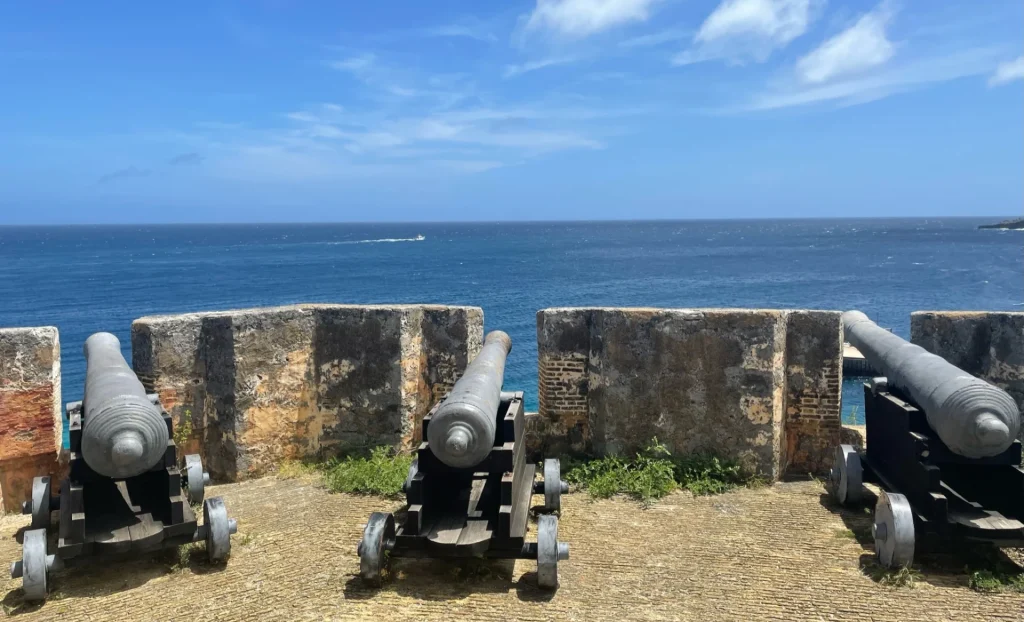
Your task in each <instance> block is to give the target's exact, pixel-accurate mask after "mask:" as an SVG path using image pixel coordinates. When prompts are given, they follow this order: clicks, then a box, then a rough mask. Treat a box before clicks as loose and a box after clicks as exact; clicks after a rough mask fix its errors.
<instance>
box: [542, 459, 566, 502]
mask: <svg viewBox="0 0 1024 622" xmlns="http://www.w3.org/2000/svg"><path fill="white" fill-rule="evenodd" d="M566 488H568V485H567V484H565V483H563V482H562V467H561V465H560V464H559V462H558V459H557V458H548V459H546V460H545V461H544V507H545V508H547V509H548V510H551V511H552V512H561V511H562V493H563V492H566Z"/></svg>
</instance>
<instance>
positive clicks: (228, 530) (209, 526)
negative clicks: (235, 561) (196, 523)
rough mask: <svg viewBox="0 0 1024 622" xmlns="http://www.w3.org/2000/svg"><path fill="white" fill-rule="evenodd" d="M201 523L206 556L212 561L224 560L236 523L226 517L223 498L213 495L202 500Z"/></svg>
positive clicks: (229, 551) (228, 551)
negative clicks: (203, 530) (204, 533)
mask: <svg viewBox="0 0 1024 622" xmlns="http://www.w3.org/2000/svg"><path fill="white" fill-rule="evenodd" d="M203 523H204V527H205V528H206V554H207V556H208V557H209V558H210V561H212V562H219V561H224V560H225V559H227V558H228V555H230V554H231V534H233V533H235V531H236V530H237V525H236V523H235V521H234V520H231V519H229V518H228V511H227V508H225V507H224V500H223V499H221V498H220V497H214V498H212V499H207V500H206V501H205V502H203Z"/></svg>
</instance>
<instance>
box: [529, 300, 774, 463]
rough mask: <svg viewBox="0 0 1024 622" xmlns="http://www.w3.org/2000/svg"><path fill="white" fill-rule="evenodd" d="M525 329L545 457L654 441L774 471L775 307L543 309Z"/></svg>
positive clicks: (616, 450) (620, 449)
mask: <svg viewBox="0 0 1024 622" xmlns="http://www.w3.org/2000/svg"><path fill="white" fill-rule="evenodd" d="M537 334H538V359H539V367H540V389H539V393H540V413H539V417H540V419H541V420H542V421H543V423H541V424H538V427H539V428H541V429H542V430H543V431H542V432H541V433H542V434H544V435H545V437H546V438H545V445H546V446H545V448H544V449H545V451H546V452H547V453H551V452H552V451H565V450H568V451H577V452H594V453H597V454H601V455H603V454H620V453H631V452H635V451H637V450H639V449H642V448H643V447H644V446H645V445H646V444H647V443H648V442H650V441H651V439H652V438H654V437H657V439H658V440H659V441H660V442H662V443H665V444H666V445H667V446H668V447H669V448H670V449H671V450H672V451H674V452H677V453H692V452H696V451H701V450H712V451H715V452H716V453H719V454H722V455H727V456H730V457H733V458H735V459H738V460H739V461H740V462H741V464H743V465H744V467H745V468H746V469H747V470H749V471H751V472H758V473H761V474H763V475H767V476H770V477H778V476H779V475H780V474H781V469H782V466H783V465H782V462H781V457H782V451H783V446H782V440H783V439H782V434H781V429H782V420H783V403H784V396H785V394H784V381H785V378H784V360H785V353H786V322H785V314H784V312H782V311H774V310H745V309H736V310H731V309H699V310H693V309H632V308H622V309H616V308H589V309H545V310H542V311H540V312H539V313H538V315H537Z"/></svg>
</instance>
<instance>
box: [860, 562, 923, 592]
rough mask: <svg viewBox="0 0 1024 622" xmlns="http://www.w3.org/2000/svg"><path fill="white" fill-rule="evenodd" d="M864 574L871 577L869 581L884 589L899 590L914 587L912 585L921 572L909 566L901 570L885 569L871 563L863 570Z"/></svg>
mask: <svg viewBox="0 0 1024 622" xmlns="http://www.w3.org/2000/svg"><path fill="white" fill-rule="evenodd" d="M863 571H864V574H866V575H868V576H869V577H871V580H872V581H874V582H875V583H878V584H879V585H884V586H886V587H892V588H901V587H909V588H912V587H914V584H915V583H916V582H917V580H918V579H920V578H921V572H920V571H919V570H915V569H913V568H911V567H910V566H903V567H901V568H886V567H885V566H882V565H881V564H876V563H872V564H869V565H867V566H865V567H864V568H863Z"/></svg>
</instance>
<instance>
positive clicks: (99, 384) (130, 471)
mask: <svg viewBox="0 0 1024 622" xmlns="http://www.w3.org/2000/svg"><path fill="white" fill-rule="evenodd" d="M84 351H85V397H84V398H83V399H82V414H83V416H84V421H83V429H82V457H83V458H85V462H86V464H88V465H89V467H91V468H92V470H94V471H96V472H97V473H99V474H101V475H106V476H107V477H113V478H125V477H132V476H134V475H138V474H140V473H143V472H145V471H148V470H149V469H150V468H151V467H152V466H153V465H155V464H156V463H157V462H159V461H160V459H161V458H162V457H163V455H164V452H166V451H167V425H166V424H165V423H164V419H163V416H162V414H161V412H160V409H158V408H157V407H156V406H154V405H153V404H152V403H151V402H150V401H149V398H147V397H146V389H145V388H144V387H143V386H142V383H141V382H139V378H138V376H136V375H135V372H134V371H132V368H131V367H129V366H128V363H127V362H126V361H125V360H124V357H123V356H121V342H119V341H118V340H117V337H115V336H114V335H111V334H110V333H96V334H95V335H92V336H91V337H89V338H88V339H86V340H85V348H84Z"/></svg>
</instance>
